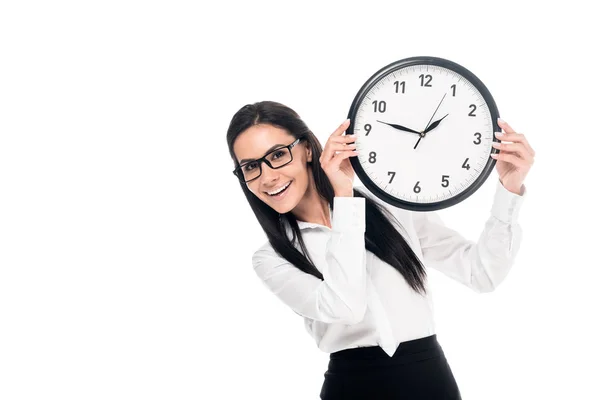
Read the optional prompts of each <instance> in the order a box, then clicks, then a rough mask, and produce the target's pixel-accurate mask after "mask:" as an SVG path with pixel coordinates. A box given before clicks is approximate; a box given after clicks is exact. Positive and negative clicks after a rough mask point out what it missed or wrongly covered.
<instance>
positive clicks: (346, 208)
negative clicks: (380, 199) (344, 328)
mask: <svg viewBox="0 0 600 400" xmlns="http://www.w3.org/2000/svg"><path fill="white" fill-rule="evenodd" d="M333 201H334V204H333V216H332V221H331V237H330V239H329V240H328V242H327V244H326V251H325V257H324V258H322V259H316V260H314V262H315V264H316V266H317V268H318V269H319V270H320V271H321V273H322V274H323V279H324V280H320V279H319V278H317V277H315V276H313V275H311V274H307V273H305V272H302V271H301V270H299V269H298V268H296V267H295V266H294V265H292V264H291V263H290V262H288V261H287V260H286V259H285V258H283V257H281V256H280V255H278V254H277V253H275V251H274V250H273V248H272V247H270V246H265V247H262V248H261V249H259V250H258V251H256V252H255V253H254V255H253V257H252V263H253V265H254V270H255V272H256V274H257V275H258V276H259V278H260V279H261V280H262V282H263V283H264V284H265V285H266V286H267V287H268V288H269V289H270V290H271V292H273V293H274V294H275V295H276V296H277V297H278V298H279V299H280V300H281V301H283V302H284V303H285V304H286V305H288V306H289V307H290V308H292V309H293V310H294V311H295V312H296V313H297V314H299V315H302V316H304V317H308V318H312V319H314V320H317V321H323V322H327V323H333V322H337V323H345V324H354V323H356V322H359V321H361V320H362V319H363V317H364V314H365V311H366V307H367V271H366V249H365V238H364V235H365V199H364V198H360V197H334V199H333Z"/></svg>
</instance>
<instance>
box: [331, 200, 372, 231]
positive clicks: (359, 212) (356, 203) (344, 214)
mask: <svg viewBox="0 0 600 400" xmlns="http://www.w3.org/2000/svg"><path fill="white" fill-rule="evenodd" d="M365 207H366V205H365V198H364V197H343V196H340V197H334V198H333V216H332V218H331V229H332V230H334V231H346V230H351V231H360V232H365V231H366V220H365Z"/></svg>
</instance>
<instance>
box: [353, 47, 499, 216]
mask: <svg viewBox="0 0 600 400" xmlns="http://www.w3.org/2000/svg"><path fill="white" fill-rule="evenodd" d="M498 117H499V114H498V109H497V107H496V103H495V102H494V99H493V98H492V95H491V94H490V92H489V91H488V89H487V88H486V87H485V85H484V84H483V83H482V82H481V80H479V79H478V78H477V77H476V76H475V75H474V74H473V73H472V72H470V71H469V70H467V69H466V68H465V67H463V66H461V65H459V64H457V63H455V62H452V61H449V60H445V59H443V58H437V57H425V56H423V57H411V58H406V59H403V60H399V61H396V62H393V63H391V64H389V65H387V66H385V67H383V68H381V69H380V70H379V71H377V72H376V73H375V74H374V75H373V76H371V78H369V80H367V82H365V84H364V85H363V86H362V87H361V89H360V90H359V91H358V93H357V95H356V97H355V98H354V101H353V102H352V105H351V107H350V111H349V113H348V118H350V126H349V127H348V129H347V130H346V134H350V135H356V140H355V143H356V144H357V153H358V154H357V156H355V157H350V162H351V163H352V167H353V168H354V171H355V172H356V175H357V176H358V177H359V178H360V180H361V182H362V183H363V184H364V185H365V187H366V188H367V189H369V190H370V191H371V192H372V193H373V194H374V195H376V196H377V197H379V198H380V199H382V200H383V201H385V202H387V203H389V204H392V205H394V206H396V207H400V208H404V209H408V210H413V211H433V210H439V209H442V208H446V207H450V206H452V205H455V204H457V203H459V202H461V201H463V200H465V199H466V198H467V197H469V196H470V195H471V194H473V193H474V192H475V191H476V190H477V189H478V188H479V187H480V186H481V185H482V184H483V183H484V182H485V180H486V179H487V177H488V176H489V175H490V172H491V171H492V169H493V167H494V165H495V163H496V160H495V159H493V158H491V157H490V154H493V153H498V150H496V149H495V148H493V147H492V142H494V141H495V142H499V140H497V139H496V138H495V136H494V132H498V131H500V128H499V127H498V124H497V119H498Z"/></svg>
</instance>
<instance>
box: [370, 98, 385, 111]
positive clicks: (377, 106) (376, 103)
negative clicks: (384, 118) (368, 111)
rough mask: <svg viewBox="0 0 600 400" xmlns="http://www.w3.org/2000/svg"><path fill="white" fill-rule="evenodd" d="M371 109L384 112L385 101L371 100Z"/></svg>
mask: <svg viewBox="0 0 600 400" xmlns="http://www.w3.org/2000/svg"><path fill="white" fill-rule="evenodd" d="M372 104H373V109H374V110H373V111H374V112H377V111H379V112H380V113H384V112H385V101H383V100H381V101H377V100H375V101H373V103H372Z"/></svg>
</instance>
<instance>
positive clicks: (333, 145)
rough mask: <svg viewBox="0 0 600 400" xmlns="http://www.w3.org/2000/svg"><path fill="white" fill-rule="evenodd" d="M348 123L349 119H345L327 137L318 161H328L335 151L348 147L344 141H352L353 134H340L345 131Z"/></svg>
mask: <svg viewBox="0 0 600 400" xmlns="http://www.w3.org/2000/svg"><path fill="white" fill-rule="evenodd" d="M349 124H350V119H346V120H345V121H344V122H342V124H341V125H340V126H339V127H338V128H337V129H336V130H335V131H334V132H333V133H332V134H331V136H329V139H327V143H325V147H324V148H323V152H322V153H321V157H319V161H323V160H325V161H329V160H331V159H332V158H333V157H334V156H335V151H336V150H340V151H344V150H347V149H348V147H347V145H345V144H344V143H348V142H353V141H355V140H356V138H355V137H354V135H346V136H342V134H343V133H344V132H345V130H346V128H347V127H348V125H349Z"/></svg>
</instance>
